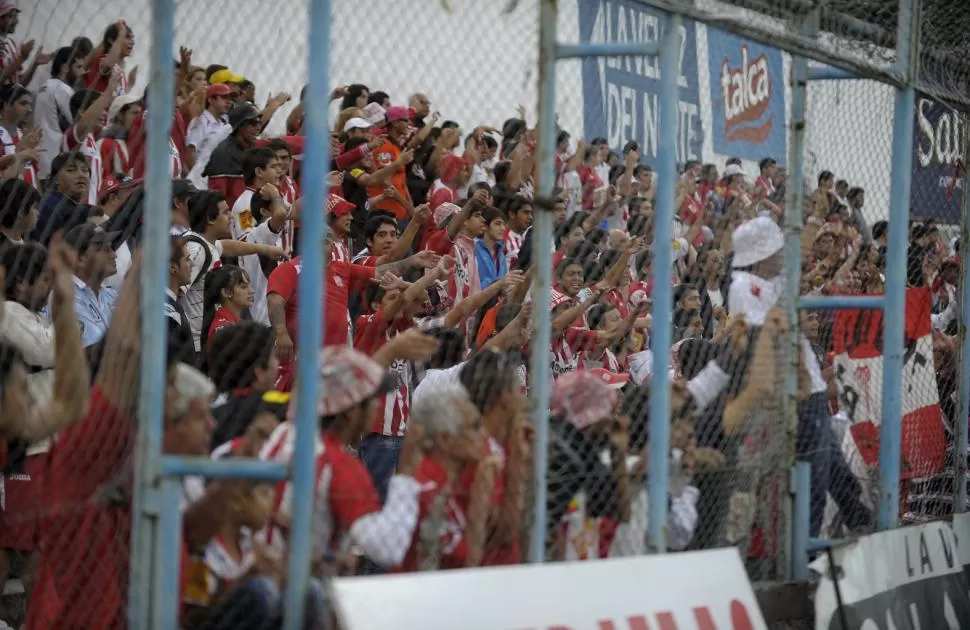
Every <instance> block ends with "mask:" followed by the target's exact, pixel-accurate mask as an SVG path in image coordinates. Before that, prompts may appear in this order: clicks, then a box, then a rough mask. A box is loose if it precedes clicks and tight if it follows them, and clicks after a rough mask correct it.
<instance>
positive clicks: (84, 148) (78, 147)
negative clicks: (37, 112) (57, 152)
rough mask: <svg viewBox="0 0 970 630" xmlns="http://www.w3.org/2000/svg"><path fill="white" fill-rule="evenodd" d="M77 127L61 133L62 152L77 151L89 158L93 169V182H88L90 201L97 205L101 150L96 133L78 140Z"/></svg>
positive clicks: (90, 166)
mask: <svg viewBox="0 0 970 630" xmlns="http://www.w3.org/2000/svg"><path fill="white" fill-rule="evenodd" d="M76 129H77V127H71V128H69V129H68V130H67V131H65V132H64V133H63V134H61V153H65V152H67V151H77V152H78V153H80V154H81V155H83V156H85V157H86V158H88V169H90V171H91V183H90V184H88V203H90V204H93V205H97V203H98V190H99V189H100V188H101V152H100V151H98V143H97V141H96V140H95V139H94V134H92V133H89V134H87V135H86V136H84V138H82V139H80V140H78V137H77V132H76Z"/></svg>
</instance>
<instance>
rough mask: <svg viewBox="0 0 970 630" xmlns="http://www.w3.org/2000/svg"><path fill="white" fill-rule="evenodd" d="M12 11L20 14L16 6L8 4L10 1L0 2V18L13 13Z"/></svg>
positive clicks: (11, 3) (0, 0) (2, 0)
mask: <svg viewBox="0 0 970 630" xmlns="http://www.w3.org/2000/svg"><path fill="white" fill-rule="evenodd" d="M14 11H16V12H17V13H20V9H18V8H17V5H15V4H14V3H13V2H10V0H0V17H3V16H4V15H7V14H8V13H13V12H14Z"/></svg>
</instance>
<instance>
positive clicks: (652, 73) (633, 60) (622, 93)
mask: <svg viewBox="0 0 970 630" xmlns="http://www.w3.org/2000/svg"><path fill="white" fill-rule="evenodd" d="M664 27H665V19H664V17H663V16H662V15H661V14H660V13H659V12H657V11H654V10H652V9H649V8H647V7H646V6H644V5H642V4H639V3H637V2H633V1H631V0H588V1H584V2H581V3H579V36H580V41H589V42H594V43H630V42H644V43H650V42H659V41H660V40H661V39H662V37H663V33H664ZM581 63H582V79H583V103H584V112H585V113H584V120H583V126H584V128H585V129H584V131H585V136H586V139H587V140H592V139H593V138H596V137H604V138H606V139H607V141H608V142H609V145H610V147H612V148H613V149H614V150H619V149H622V148H623V145H625V144H626V143H627V142H629V141H631V140H635V141H636V142H638V143H639V144H640V146H641V161H642V162H644V163H645V164H650V165H651V166H654V165H655V164H656V158H657V148H658V147H657V145H658V134H659V132H660V129H659V123H660V118H659V116H660V102H659V100H660V96H659V93H660V59H659V58H658V57H597V58H587V59H583V60H582V62H581ZM677 66H678V72H677V75H678V76H677V84H678V86H679V87H680V90H679V101H678V103H677V144H676V150H677V161H678V162H679V163H684V162H685V161H687V160H694V159H696V160H699V159H701V145H702V142H703V139H704V133H703V129H702V126H701V116H700V106H699V96H698V87H697V40H696V29H695V27H694V23H693V22H690V21H684V26H683V29H682V31H681V41H680V55H679V59H678V64H677Z"/></svg>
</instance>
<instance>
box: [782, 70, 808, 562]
mask: <svg viewBox="0 0 970 630" xmlns="http://www.w3.org/2000/svg"><path fill="white" fill-rule="evenodd" d="M807 75H808V60H806V59H805V58H804V57H795V58H793V59H792V86H791V136H790V140H789V142H790V143H791V144H790V145H789V147H788V168H789V173H790V174H791V175H790V181H789V183H788V187H787V189H786V191H785V215H784V226H783V227H784V230H785V295H784V298H783V300H784V307H785V313H786V314H787V315H788V321H789V322H790V328H789V330H788V339H787V343H786V344H785V345H786V347H787V348H788V357H787V358H788V362H787V364H786V365H785V394H786V397H785V418H786V425H787V426H786V430H787V434H788V435H787V437H788V440H787V444H788V448H787V453H788V461H789V462H793V461H794V456H795V436H796V433H797V431H798V371H799V364H798V363H799V361H800V358H799V357H800V354H799V352H798V349H799V343H800V341H799V330H800V328H799V315H798V313H799V311H798V306H799V304H798V302H799V293H800V292H801V275H802V224H803V221H804V218H803V216H802V215H803V212H802V206H803V204H804V202H805V191H804V183H805V125H806V121H805V101H806V99H807V85H806V84H807V78H808V77H807ZM794 472H795V470H794V469H793V474H794ZM793 487H794V489H795V492H796V493H797V492H800V491H802V490H803V487H802V486H801V485H800V484H795V485H794V486H793ZM800 498H801V497H799V496H797V495H796V496H795V499H794V500H795V501H796V502H797V501H798V500H799V499H800ZM785 508H786V509H785V512H786V513H787V514H788V515H790V518H787V519H786V523H785V531H786V532H790V536H789V541H790V542H791V543H792V545H793V547H792V552H791V554H789V556H790V562H788V563H787V566H786V567H785V571H786V573H788V575H793V573H794V571H795V568H796V567H797V566H798V558H800V557H801V556H802V555H803V554H804V553H805V548H804V547H799V545H800V544H802V543H806V544H807V543H808V540H807V539H806V540H804V541H802V540H798V539H797V538H798V537H796V536H795V535H794V534H795V532H797V531H800V528H801V525H802V523H797V522H795V523H793V522H791V521H792V519H796V518H801V517H805V518H808V516H807V515H804V514H800V513H799V512H798V511H797V510H795V509H791V507H790V502H787V501H786V506H785ZM805 524H806V525H807V522H806V523H805Z"/></svg>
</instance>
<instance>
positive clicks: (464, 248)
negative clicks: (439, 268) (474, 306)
mask: <svg viewBox="0 0 970 630" xmlns="http://www.w3.org/2000/svg"><path fill="white" fill-rule="evenodd" d="M451 256H452V257H453V258H454V259H455V268H454V269H453V272H452V274H451V275H450V276H449V277H448V296H449V297H451V299H452V300H454V302H455V304H457V303H458V302H461V301H462V300H464V299H465V298H467V297H468V296H470V295H471V294H473V293H477V292H479V291H480V290H481V279H480V278H479V276H478V260H477V259H476V258H475V241H474V240H472V239H471V238H469V237H467V236H465V235H464V234H462V235H459V236H458V238H456V239H455V244H454V246H453V247H452V248H451Z"/></svg>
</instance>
